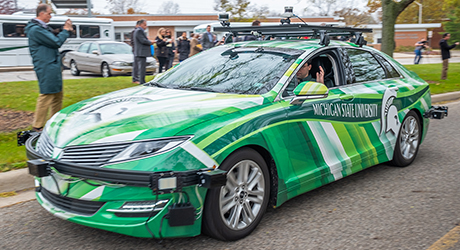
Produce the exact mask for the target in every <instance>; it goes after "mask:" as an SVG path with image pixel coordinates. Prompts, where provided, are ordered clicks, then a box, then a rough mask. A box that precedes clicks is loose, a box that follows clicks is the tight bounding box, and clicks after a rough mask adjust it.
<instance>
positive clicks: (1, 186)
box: [0, 91, 460, 208]
mask: <svg viewBox="0 0 460 250" xmlns="http://www.w3.org/2000/svg"><path fill="white" fill-rule="evenodd" d="M458 99H460V91H458V92H450V93H444V94H437V95H433V96H431V102H432V103H439V102H447V101H453V100H458ZM34 187H35V182H34V177H33V176H32V175H30V174H29V170H28V169H27V168H23V169H18V170H12V171H8V172H4V173H0V193H4V192H11V191H16V192H17V191H21V190H26V189H31V188H34ZM34 193H35V192H34V190H27V191H25V192H20V193H19V194H18V195H15V196H11V197H7V198H0V208H2V207H5V206H10V205H14V204H16V203H20V202H23V201H28V200H32V199H35V195H34Z"/></svg>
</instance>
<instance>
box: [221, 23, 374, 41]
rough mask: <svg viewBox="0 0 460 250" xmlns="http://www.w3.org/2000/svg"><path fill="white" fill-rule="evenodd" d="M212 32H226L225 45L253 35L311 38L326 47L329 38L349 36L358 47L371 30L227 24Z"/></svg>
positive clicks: (316, 26)
mask: <svg viewBox="0 0 460 250" xmlns="http://www.w3.org/2000/svg"><path fill="white" fill-rule="evenodd" d="M214 31H217V32H227V35H226V39H225V43H230V42H232V39H233V38H232V37H238V36H247V35H253V36H256V37H259V38H262V39H264V40H269V39H272V38H276V37H283V38H285V39H292V38H299V37H311V38H314V39H320V41H319V44H320V45H324V46H328V45H329V42H330V37H331V36H349V37H353V36H354V37H355V40H354V43H355V44H356V45H358V46H360V47H361V46H363V45H366V44H367V41H366V40H364V37H363V36H362V34H363V33H371V32H372V29H362V28H351V27H333V26H327V25H326V26H322V25H321V26H318V25H308V24H282V25H270V26H268V25H264V26H247V27H231V25H230V24H229V25H228V26H225V27H215V28H214Z"/></svg>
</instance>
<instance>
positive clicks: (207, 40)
mask: <svg viewBox="0 0 460 250" xmlns="http://www.w3.org/2000/svg"><path fill="white" fill-rule="evenodd" d="M216 43H217V40H216V39H215V36H214V34H212V33H211V25H208V26H206V32H205V33H203V34H202V36H201V46H202V49H203V50H207V49H210V48H212V47H214V45H215V44H216Z"/></svg>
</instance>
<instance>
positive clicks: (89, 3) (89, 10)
mask: <svg viewBox="0 0 460 250" xmlns="http://www.w3.org/2000/svg"><path fill="white" fill-rule="evenodd" d="M86 5H87V6H88V17H92V13H91V7H93V6H92V5H91V0H86Z"/></svg>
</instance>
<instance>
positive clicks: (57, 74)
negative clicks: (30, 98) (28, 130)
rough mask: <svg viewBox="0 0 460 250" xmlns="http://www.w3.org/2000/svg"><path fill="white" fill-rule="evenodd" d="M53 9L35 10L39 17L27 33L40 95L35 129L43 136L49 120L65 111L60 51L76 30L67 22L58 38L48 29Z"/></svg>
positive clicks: (41, 6) (27, 27) (43, 6)
mask: <svg viewBox="0 0 460 250" xmlns="http://www.w3.org/2000/svg"><path fill="white" fill-rule="evenodd" d="M51 13H52V10H51V7H50V6H49V5H47V4H40V5H38V7H37V9H36V14H37V17H36V18H34V19H32V20H30V22H29V23H28V24H27V26H26V29H25V33H26V34H27V37H28V38H29V51H30V55H31V57H32V63H33V65H34V71H35V73H36V74H37V79H38V86H39V89H40V94H39V96H38V99H37V106H36V107H35V113H34V121H33V124H32V129H33V130H34V131H37V132H40V131H42V129H43V126H44V125H45V123H46V120H47V119H48V116H47V114H48V111H49V112H50V116H53V115H54V114H55V113H56V112H58V111H59V110H61V108H62V98H63V91H62V68H61V60H60V56H59V48H60V47H61V46H62V44H64V42H65V41H66V40H67V38H68V37H69V32H70V31H72V30H73V27H72V21H70V19H67V21H66V22H65V24H64V28H63V30H62V31H61V32H60V33H59V34H57V35H55V34H53V32H52V31H51V28H50V27H49V26H48V24H47V23H48V22H49V21H50V19H51Z"/></svg>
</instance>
